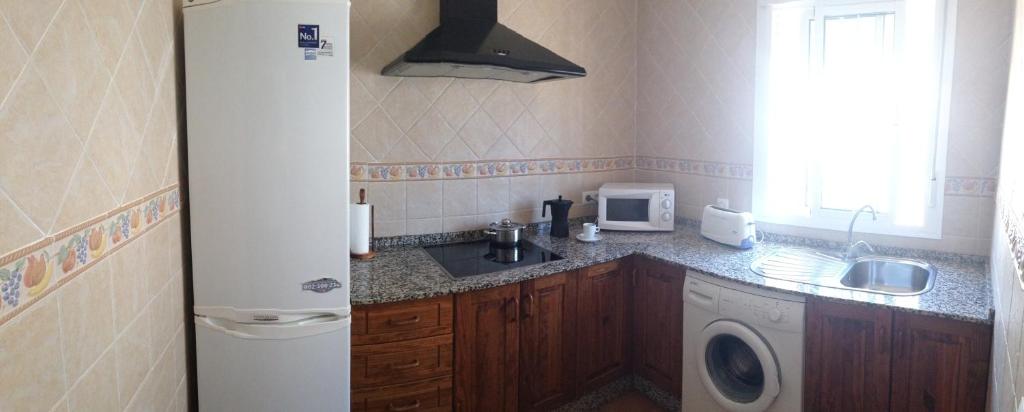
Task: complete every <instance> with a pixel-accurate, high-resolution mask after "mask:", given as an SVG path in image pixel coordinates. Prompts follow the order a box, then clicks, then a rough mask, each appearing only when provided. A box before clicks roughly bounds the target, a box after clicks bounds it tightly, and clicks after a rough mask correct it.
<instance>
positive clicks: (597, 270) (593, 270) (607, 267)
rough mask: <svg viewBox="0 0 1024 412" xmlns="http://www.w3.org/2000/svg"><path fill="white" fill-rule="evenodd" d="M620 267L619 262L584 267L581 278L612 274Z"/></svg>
mask: <svg viewBox="0 0 1024 412" xmlns="http://www.w3.org/2000/svg"><path fill="white" fill-rule="evenodd" d="M620 266H621V263H620V261H618V260H613V261H611V262H606V263H602V264H600V265H594V266H590V267H586V268H583V269H582V270H583V276H587V277H592V276H599V275H603V274H605V273H608V272H614V271H616V270H619V267H620Z"/></svg>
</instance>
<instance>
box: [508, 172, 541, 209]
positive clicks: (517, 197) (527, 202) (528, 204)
mask: <svg viewBox="0 0 1024 412" xmlns="http://www.w3.org/2000/svg"><path fill="white" fill-rule="evenodd" d="M542 179H543V177H542V176H519V177H513V178H510V179H509V207H510V208H511V209H512V210H514V211H515V210H530V209H537V208H540V205H541V184H542V182H543V181H542Z"/></svg>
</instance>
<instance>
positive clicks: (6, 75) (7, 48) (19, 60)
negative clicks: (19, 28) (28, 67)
mask: <svg viewBox="0 0 1024 412" xmlns="http://www.w3.org/2000/svg"><path fill="white" fill-rule="evenodd" d="M0 56H4V58H3V59H2V60H0V104H3V98H4V97H5V96H7V92H8V91H10V90H11V86H12V85H14V81H15V80H17V78H18V74H19V73H21V69H22V68H23V67H25V62H26V61H27V60H28V58H27V57H26V56H25V51H24V49H22V48H21V45H20V44H19V43H18V39H16V38H15V37H14V32H13V31H11V28H10V26H8V25H7V22H6V21H4V20H2V19H0Z"/></svg>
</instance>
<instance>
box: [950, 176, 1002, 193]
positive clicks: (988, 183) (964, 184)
mask: <svg viewBox="0 0 1024 412" xmlns="http://www.w3.org/2000/svg"><path fill="white" fill-rule="evenodd" d="M997 187H999V179H994V178H989V177H962V176H946V191H945V194H946V196H961V197H990V198H995V197H996V188H997Z"/></svg>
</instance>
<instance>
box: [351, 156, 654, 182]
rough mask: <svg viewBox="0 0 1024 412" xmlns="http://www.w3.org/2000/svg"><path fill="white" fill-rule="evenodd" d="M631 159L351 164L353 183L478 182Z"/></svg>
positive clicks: (626, 165)
mask: <svg viewBox="0 0 1024 412" xmlns="http://www.w3.org/2000/svg"><path fill="white" fill-rule="evenodd" d="M635 160H636V159H635V158H634V157H633V156H622V157H608V158H589V159H527V160H486V161H476V162H451V163H352V165H351V166H350V167H349V173H350V175H351V180H352V181H354V182H390V181H408V180H442V179H480V178H488V177H501V176H526V175H545V174H562V173H587V172H604V171H612V170H629V169H633V168H635V164H636V162H635Z"/></svg>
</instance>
